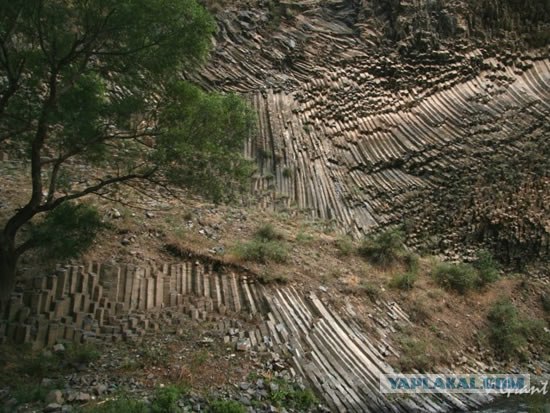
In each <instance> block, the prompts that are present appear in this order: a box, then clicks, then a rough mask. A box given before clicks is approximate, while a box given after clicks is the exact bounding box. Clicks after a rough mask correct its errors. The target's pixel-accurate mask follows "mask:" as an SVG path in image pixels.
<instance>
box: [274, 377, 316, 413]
mask: <svg viewBox="0 0 550 413" xmlns="http://www.w3.org/2000/svg"><path fill="white" fill-rule="evenodd" d="M269 387H270V393H269V399H270V401H271V402H272V403H273V404H274V405H275V406H277V407H283V408H293V409H297V410H298V411H306V410H308V409H310V408H311V407H313V406H314V405H315V403H317V398H316V397H315V395H314V394H313V392H312V391H311V390H310V389H302V388H300V387H299V386H298V385H297V384H296V383H289V382H287V381H285V380H282V379H278V380H275V381H274V382H273V385H270V386H269Z"/></svg>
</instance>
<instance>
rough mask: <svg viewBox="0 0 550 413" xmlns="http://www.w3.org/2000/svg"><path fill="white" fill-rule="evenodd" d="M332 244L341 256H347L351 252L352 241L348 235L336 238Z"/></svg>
mask: <svg viewBox="0 0 550 413" xmlns="http://www.w3.org/2000/svg"><path fill="white" fill-rule="evenodd" d="M334 245H335V246H336V249H337V250H338V255H340V256H341V257H347V256H349V255H350V254H351V253H352V252H353V241H352V240H351V239H350V238H349V237H341V238H338V239H337V240H336V241H335V242H334Z"/></svg>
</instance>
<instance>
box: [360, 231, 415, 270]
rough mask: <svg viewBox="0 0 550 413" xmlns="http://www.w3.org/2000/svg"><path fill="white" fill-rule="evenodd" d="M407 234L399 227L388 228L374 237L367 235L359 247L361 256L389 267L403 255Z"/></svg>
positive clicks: (376, 263)
mask: <svg viewBox="0 0 550 413" xmlns="http://www.w3.org/2000/svg"><path fill="white" fill-rule="evenodd" d="M404 240H405V234H404V233H403V232H402V231H401V230H399V229H397V228H393V229H388V230H386V231H384V232H382V233H381V234H379V235H377V236H374V237H367V238H365V240H364V241H363V243H362V245H361V246H360V247H359V249H358V252H359V254H360V255H361V256H363V257H364V258H366V259H368V260H369V261H371V262H372V263H373V264H375V265H378V266H381V267H389V266H390V265H392V264H393V263H395V262H396V261H397V260H399V258H400V257H401V256H402V255H403V252H404Z"/></svg>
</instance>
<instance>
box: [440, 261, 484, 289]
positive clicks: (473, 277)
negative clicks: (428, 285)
mask: <svg viewBox="0 0 550 413" xmlns="http://www.w3.org/2000/svg"><path fill="white" fill-rule="evenodd" d="M433 276H434V278H435V280H436V282H437V283H438V284H439V285H441V286H442V287H444V288H447V289H451V290H455V291H457V292H459V293H460V294H466V292H467V291H468V290H471V289H472V288H474V286H475V285H476V284H478V282H479V275H478V273H477V271H476V269H475V268H474V267H473V266H472V265H470V264H464V263H459V264H449V263H440V264H438V265H437V266H436V268H435V269H434V271H433Z"/></svg>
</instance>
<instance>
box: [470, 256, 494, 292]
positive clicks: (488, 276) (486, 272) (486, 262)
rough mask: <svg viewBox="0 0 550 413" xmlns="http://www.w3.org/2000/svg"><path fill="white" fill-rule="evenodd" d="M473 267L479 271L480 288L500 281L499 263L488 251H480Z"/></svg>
mask: <svg viewBox="0 0 550 413" xmlns="http://www.w3.org/2000/svg"><path fill="white" fill-rule="evenodd" d="M473 265H474V267H475V268H476V269H477V271H478V275H479V281H478V284H479V285H480V286H484V285H487V284H490V283H493V282H495V281H496V280H498V278H499V273H498V268H497V267H498V266H497V263H496V262H495V260H494V259H493V256H492V255H491V254H490V253H489V252H488V251H485V250H481V251H479V252H478V253H477V258H476V260H475V261H474V263H473Z"/></svg>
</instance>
